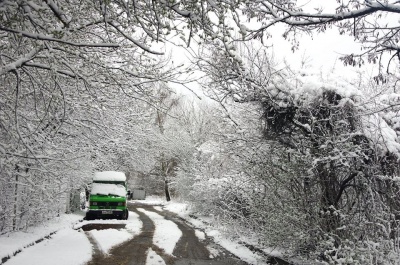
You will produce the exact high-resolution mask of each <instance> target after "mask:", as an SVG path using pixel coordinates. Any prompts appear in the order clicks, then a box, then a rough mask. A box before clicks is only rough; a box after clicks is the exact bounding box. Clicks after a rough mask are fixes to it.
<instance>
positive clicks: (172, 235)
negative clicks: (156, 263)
mask: <svg viewBox="0 0 400 265" xmlns="http://www.w3.org/2000/svg"><path fill="white" fill-rule="evenodd" d="M138 210H139V211H141V212H143V213H145V214H146V215H147V216H148V217H150V219H151V220H152V221H153V223H154V225H155V227H156V228H155V230H154V237H153V244H154V245H156V246H157V247H159V248H161V249H164V251H165V253H167V254H169V255H172V252H173V251H174V248H175V246H176V243H178V241H179V239H180V238H181V236H182V231H181V230H179V228H178V226H177V225H176V224H175V223H174V222H172V221H169V220H166V219H165V218H164V217H162V216H161V215H159V214H157V213H154V212H149V211H146V210H144V209H140V208H139V209H138Z"/></svg>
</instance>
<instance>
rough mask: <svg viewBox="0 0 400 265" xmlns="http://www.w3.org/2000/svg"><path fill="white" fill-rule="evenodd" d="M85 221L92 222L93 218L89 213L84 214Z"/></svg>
mask: <svg viewBox="0 0 400 265" xmlns="http://www.w3.org/2000/svg"><path fill="white" fill-rule="evenodd" d="M85 220H88V221H90V220H93V216H92V215H91V214H89V213H86V216H85Z"/></svg>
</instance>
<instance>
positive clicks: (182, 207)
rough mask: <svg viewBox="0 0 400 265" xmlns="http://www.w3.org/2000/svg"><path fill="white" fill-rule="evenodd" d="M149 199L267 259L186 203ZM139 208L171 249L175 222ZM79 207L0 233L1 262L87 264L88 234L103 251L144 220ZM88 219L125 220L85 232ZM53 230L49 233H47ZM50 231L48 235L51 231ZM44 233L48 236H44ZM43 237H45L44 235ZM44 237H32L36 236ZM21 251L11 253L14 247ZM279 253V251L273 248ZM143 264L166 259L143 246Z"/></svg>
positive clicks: (243, 253) (238, 251) (258, 260)
mask: <svg viewBox="0 0 400 265" xmlns="http://www.w3.org/2000/svg"><path fill="white" fill-rule="evenodd" d="M140 203H146V204H150V205H157V206H155V209H156V210H158V211H160V210H162V209H166V210H169V211H171V212H174V213H177V214H178V215H179V216H181V217H182V218H184V219H186V220H187V221H189V222H190V223H192V225H193V226H194V227H195V228H196V230H195V234H196V236H197V237H198V238H199V239H200V240H204V239H205V238H206V236H209V237H212V238H213V239H214V240H215V242H216V243H218V244H220V245H221V246H223V247H224V248H226V249H228V250H229V251H231V252H232V253H234V254H235V255H237V256H238V257H240V258H241V259H242V260H244V261H246V262H248V263H250V264H257V265H261V264H265V262H263V260H264V258H263V257H261V256H259V255H257V254H255V253H252V252H251V251H250V250H249V249H247V248H246V247H244V246H243V245H241V244H239V243H237V242H232V241H231V240H228V239H227V238H226V237H224V235H223V234H222V233H220V232H219V231H218V230H215V228H213V227H211V226H210V225H208V224H207V223H206V222H203V221H202V220H201V217H200V219H194V218H191V217H190V216H189V214H190V210H189V209H188V206H187V205H186V204H184V203H177V202H168V203H167V202H165V201H164V200H163V199H161V198H157V197H149V198H148V199H146V200H145V201H140ZM139 210H140V211H142V212H143V213H145V214H146V215H147V216H149V217H150V218H151V219H152V221H153V222H154V224H155V227H156V228H155V235H154V244H155V245H157V246H158V247H160V248H162V249H164V250H165V252H166V253H168V254H172V251H173V249H174V247H175V245H176V243H177V242H178V240H179V238H180V237H181V234H182V232H181V231H180V230H179V229H178V227H177V225H176V224H174V223H173V222H171V221H168V220H166V219H164V218H163V217H162V216H161V215H159V214H157V213H154V212H150V211H146V210H144V209H140V207H139ZM83 214H84V213H83V212H82V213H80V214H68V215H62V216H60V217H59V218H57V219H55V220H53V221H51V222H48V223H46V224H43V225H42V226H38V227H35V228H31V229H29V230H28V231H26V232H16V233H11V234H8V235H6V236H1V237H0V264H2V263H1V259H2V258H5V257H8V256H9V257H10V259H9V260H7V261H5V262H4V264H6V265H18V264H31V265H39V264H40V265H46V264H55V261H57V262H56V263H57V264H61V265H75V264H76V265H79V264H85V263H86V262H87V261H89V260H90V259H91V257H92V254H93V250H92V246H91V243H90V242H89V239H88V237H87V236H88V235H89V236H90V237H91V238H92V239H94V240H95V242H96V243H97V245H98V246H99V249H100V250H101V251H103V252H104V253H105V254H107V253H108V252H109V251H110V249H111V248H112V247H114V246H116V245H119V244H121V243H122V242H124V241H126V240H129V239H131V238H133V237H134V236H136V235H138V234H140V232H141V229H142V226H143V224H142V222H141V221H140V219H139V215H138V214H136V213H134V212H130V213H129V219H128V220H95V221H82V218H83ZM88 223H106V224H110V223H111V224H125V225H126V226H125V228H124V229H119V230H116V229H105V230H91V231H89V232H86V233H87V234H88V235H87V234H85V232H84V231H82V229H80V228H81V227H82V226H83V225H85V224H88ZM50 234H51V235H50ZM49 235H50V236H49ZM46 236H47V238H46ZM43 238H44V239H43ZM40 239H43V240H42V241H40V242H38V243H35V241H37V240H40ZM209 250H210V253H211V254H210V255H211V256H216V255H217V254H218V253H217V252H216V250H213V249H209ZM16 252H19V253H18V254H17V255H15V256H14V253H16ZM273 254H274V255H279V253H273ZM146 263H147V265H153V264H165V263H163V261H162V259H161V257H160V256H158V255H157V254H156V253H155V252H154V251H153V250H152V249H149V250H148V252H147V262H146Z"/></svg>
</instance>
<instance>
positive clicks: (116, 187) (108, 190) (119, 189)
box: [90, 183, 126, 197]
mask: <svg viewBox="0 0 400 265" xmlns="http://www.w3.org/2000/svg"><path fill="white" fill-rule="evenodd" d="M90 194H92V195H116V196H120V197H125V196H126V189H125V187H124V186H123V185H120V184H104V183H93V184H92V190H91V191H90Z"/></svg>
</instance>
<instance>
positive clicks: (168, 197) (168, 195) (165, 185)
mask: <svg viewBox="0 0 400 265" xmlns="http://www.w3.org/2000/svg"><path fill="white" fill-rule="evenodd" d="M164 190H165V199H166V200H167V202H169V201H170V200H171V195H170V194H169V188H168V180H167V176H165V177H164Z"/></svg>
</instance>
